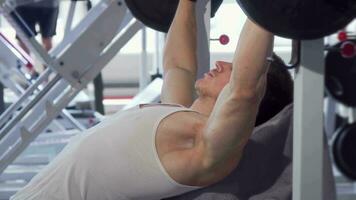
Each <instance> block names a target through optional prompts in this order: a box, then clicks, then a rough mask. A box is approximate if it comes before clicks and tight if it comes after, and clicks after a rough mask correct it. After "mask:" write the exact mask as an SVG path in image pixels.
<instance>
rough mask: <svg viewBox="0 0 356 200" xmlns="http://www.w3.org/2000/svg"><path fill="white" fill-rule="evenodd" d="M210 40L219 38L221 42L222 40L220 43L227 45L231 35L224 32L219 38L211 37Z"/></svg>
mask: <svg viewBox="0 0 356 200" xmlns="http://www.w3.org/2000/svg"><path fill="white" fill-rule="evenodd" d="M210 40H212V41H217V40H219V42H220V44H222V45H227V44H228V43H229V42H230V38H229V36H227V35H225V34H222V35H221V36H220V37H219V39H216V38H215V39H210Z"/></svg>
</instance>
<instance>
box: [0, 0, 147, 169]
mask: <svg viewBox="0 0 356 200" xmlns="http://www.w3.org/2000/svg"><path fill="white" fill-rule="evenodd" d="M0 5H1V7H0V10H1V12H2V13H3V15H4V16H5V17H6V18H7V20H8V21H9V22H10V24H12V26H13V27H14V28H15V29H16V31H17V32H18V33H19V34H18V35H19V37H20V38H21V39H22V41H23V42H24V43H25V44H26V45H27V46H28V47H30V49H31V51H32V52H34V53H35V55H36V56H37V58H39V59H40V60H41V61H42V63H44V64H46V65H47V66H49V67H48V68H47V69H46V70H45V72H44V73H43V74H41V76H40V77H39V79H38V80H37V82H35V83H34V84H33V85H32V86H30V87H29V88H28V89H27V90H26V92H25V93H24V94H23V95H22V96H21V98H20V99H19V101H18V102H16V103H14V104H12V105H11V107H10V109H14V108H16V109H14V110H18V109H20V110H19V112H18V113H16V115H15V116H13V118H12V119H11V120H9V121H8V122H7V123H6V125H5V126H4V127H2V129H1V130H0V134H1V135H2V136H3V137H2V138H1V141H0V152H1V155H0V173H2V172H3V171H4V170H5V169H6V168H7V166H9V165H10V164H11V163H12V162H13V161H14V160H15V159H16V157H17V156H18V155H19V154H21V153H22V152H23V151H24V149H25V148H26V147H27V146H28V145H29V144H30V143H31V142H32V141H33V140H34V139H35V138H36V137H37V136H38V135H39V134H40V133H41V132H42V131H43V130H44V128H45V127H46V126H47V125H48V124H49V122H50V121H52V120H53V119H54V118H55V117H56V116H58V114H59V112H60V111H61V110H62V109H63V108H64V107H65V106H66V105H67V104H68V103H69V102H70V101H71V100H72V99H73V98H74V97H75V96H76V95H77V94H78V92H79V91H81V90H82V89H83V88H84V87H85V86H86V85H87V84H88V83H89V82H90V81H91V80H93V79H94V78H95V77H96V75H97V74H98V73H99V72H100V71H101V69H102V68H103V67H104V66H105V65H106V64H107V63H108V62H109V61H110V60H111V59H112V57H114V56H115V55H116V54H117V53H118V51H119V50H120V49H121V48H122V47H123V46H124V45H125V44H126V43H127V42H128V41H129V40H130V39H131V38H132V36H133V35H135V34H136V33H137V32H138V31H139V30H140V29H141V28H142V27H143V25H142V24H141V23H140V22H138V21H137V20H134V19H133V18H132V16H131V14H130V13H129V12H128V9H127V7H126V5H125V2H124V1H122V0H103V1H101V2H99V3H98V4H97V5H96V6H95V7H93V8H92V10H91V11H90V12H89V13H88V15H87V16H86V17H85V18H84V19H83V20H82V21H81V22H80V23H79V24H78V26H76V27H75V28H74V29H73V30H72V31H71V32H70V33H69V34H70V37H66V38H65V40H64V41H63V42H62V43H61V44H60V45H58V46H57V47H56V48H55V49H54V50H53V51H51V52H50V55H49V54H47V52H45V50H44V49H43V48H42V46H41V45H40V44H39V43H38V42H37V41H36V40H35V38H33V37H32V38H29V37H27V35H26V33H25V32H23V31H22V30H21V28H19V26H18V25H17V24H16V22H15V21H13V19H12V18H11V16H10V13H11V11H12V10H13V7H12V5H11V2H9V1H5V0H0ZM78 58H80V59H78ZM51 74H54V77H53V78H50V77H49V76H50V75H51ZM46 79H48V80H49V81H48V83H47V84H46V85H44V87H43V89H40V91H38V92H37V93H34V94H33V92H34V91H35V90H39V85H40V83H43V82H44V81H45V80H46ZM31 94H33V97H31V101H30V102H29V103H27V104H25V105H23V104H22V103H23V102H25V99H28V98H29V97H30V96H31ZM35 111H38V113H41V115H40V116H35V115H33V113H36V112H35Z"/></svg>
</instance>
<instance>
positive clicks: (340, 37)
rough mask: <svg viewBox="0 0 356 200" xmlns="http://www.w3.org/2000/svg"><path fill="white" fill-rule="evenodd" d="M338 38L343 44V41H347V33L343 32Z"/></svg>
mask: <svg viewBox="0 0 356 200" xmlns="http://www.w3.org/2000/svg"><path fill="white" fill-rule="evenodd" d="M337 38H338V39H339V41H341V42H343V41H345V40H347V38H348V37H347V33H346V32H345V31H341V32H339V34H338V35H337Z"/></svg>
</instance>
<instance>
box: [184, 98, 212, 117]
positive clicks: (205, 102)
mask: <svg viewBox="0 0 356 200" xmlns="http://www.w3.org/2000/svg"><path fill="white" fill-rule="evenodd" d="M215 102H216V99H215V98H212V97H202V96H201V97H198V98H197V99H196V100H195V101H194V102H193V104H192V106H191V107H190V108H191V109H192V110H195V111H197V112H199V113H201V114H203V115H206V116H210V114H211V112H212V111H213V108H214V105H215Z"/></svg>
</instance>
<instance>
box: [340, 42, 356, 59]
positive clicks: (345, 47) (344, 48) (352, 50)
mask: <svg viewBox="0 0 356 200" xmlns="http://www.w3.org/2000/svg"><path fill="white" fill-rule="evenodd" d="M340 53H341V55H342V57H344V58H352V57H354V56H355V55H356V45H355V43H353V42H351V41H346V42H344V43H342V45H341V47H340Z"/></svg>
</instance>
